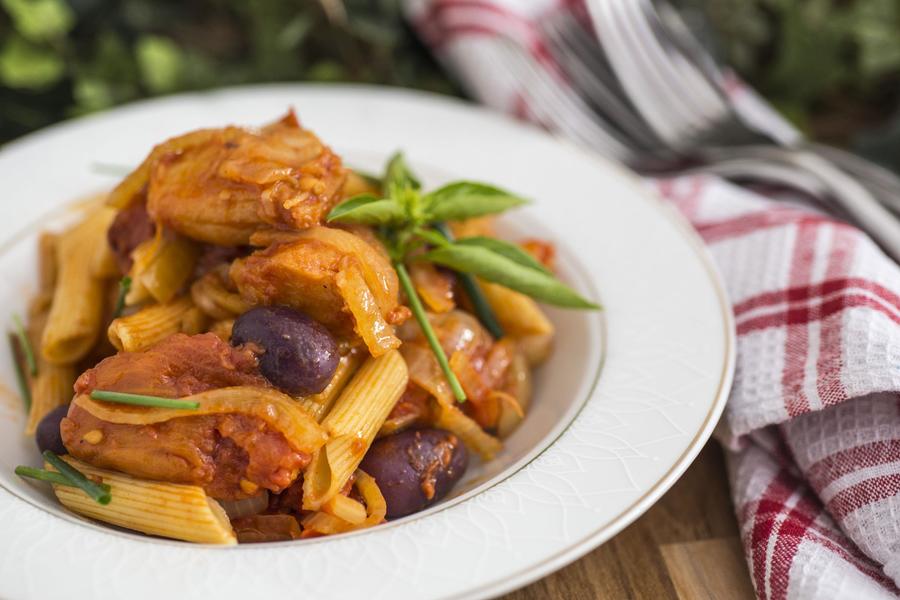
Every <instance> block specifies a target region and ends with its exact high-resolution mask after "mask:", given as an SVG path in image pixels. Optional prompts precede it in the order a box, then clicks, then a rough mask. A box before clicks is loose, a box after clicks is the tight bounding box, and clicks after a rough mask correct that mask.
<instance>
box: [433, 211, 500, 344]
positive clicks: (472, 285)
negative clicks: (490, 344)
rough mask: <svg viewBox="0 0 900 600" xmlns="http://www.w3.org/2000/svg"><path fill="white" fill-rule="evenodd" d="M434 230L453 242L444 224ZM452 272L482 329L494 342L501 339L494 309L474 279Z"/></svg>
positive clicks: (448, 229) (451, 235) (466, 274)
mask: <svg viewBox="0 0 900 600" xmlns="http://www.w3.org/2000/svg"><path fill="white" fill-rule="evenodd" d="M434 228H435V229H437V230H438V231H439V232H440V233H441V235H443V236H444V238H445V239H446V240H447V241H449V242H452V241H453V232H452V231H450V228H449V227H447V224H446V223H435V224H434ZM454 272H455V273H456V274H457V275H458V276H459V282H460V284H462V287H463V290H464V291H465V292H466V295H467V296H468V297H469V300H471V301H472V308H473V309H475V315H476V316H477V317H478V320H479V321H481V324H482V325H484V328H485V329H487V330H488V332H490V334H491V335H492V336H494V339H495V340H499V339H500V338H502V337H503V335H504V332H503V327H501V326H500V322H499V321H498V320H497V315H495V314H494V309H493V308H491V305H490V303H488V301H487V298H485V296H484V292H483V291H481V288H480V287H478V282H477V281H475V277H474V276H473V275H471V274H469V273H460V272H458V271H454Z"/></svg>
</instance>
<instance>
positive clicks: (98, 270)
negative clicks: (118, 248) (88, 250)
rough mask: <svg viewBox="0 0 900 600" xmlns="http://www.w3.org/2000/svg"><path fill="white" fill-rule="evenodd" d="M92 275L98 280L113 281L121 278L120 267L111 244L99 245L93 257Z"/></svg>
mask: <svg viewBox="0 0 900 600" xmlns="http://www.w3.org/2000/svg"><path fill="white" fill-rule="evenodd" d="M90 271H91V275H92V276H93V277H95V278H96V279H111V278H114V277H119V275H120V273H119V265H118V264H116V255H115V254H114V253H113V251H112V248H111V247H110V245H109V243H108V242H107V243H105V244H97V247H96V249H95V250H94V255H93V256H92V257H91V269H90Z"/></svg>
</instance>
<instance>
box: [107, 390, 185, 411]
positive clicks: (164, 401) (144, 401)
mask: <svg viewBox="0 0 900 600" xmlns="http://www.w3.org/2000/svg"><path fill="white" fill-rule="evenodd" d="M91 398H93V399H94V400H102V401H104V402H116V403H118V404H132V405H134V406H155V407H158V408H179V409H183V410H196V409H198V408H200V403H199V402H193V401H191V400H177V399H174V398H162V397H160V396H147V395H144V394H128V393H125V392H110V391H107V390H94V391H92V392H91Z"/></svg>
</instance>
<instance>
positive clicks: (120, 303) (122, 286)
mask: <svg viewBox="0 0 900 600" xmlns="http://www.w3.org/2000/svg"><path fill="white" fill-rule="evenodd" d="M129 290H131V277H129V276H128V275H126V276H125V277H123V278H122V279H120V280H119V295H118V296H117V297H116V307H115V308H114V309H113V313H112V318H113V319H118V318H119V317H120V316H121V315H122V310H123V309H124V308H125V296H127V295H128V292H129Z"/></svg>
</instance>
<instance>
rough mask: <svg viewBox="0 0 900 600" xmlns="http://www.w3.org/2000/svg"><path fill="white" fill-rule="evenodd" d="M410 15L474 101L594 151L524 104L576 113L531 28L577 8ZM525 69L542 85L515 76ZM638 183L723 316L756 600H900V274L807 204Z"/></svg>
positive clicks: (486, 0) (692, 182) (444, 3)
mask: <svg viewBox="0 0 900 600" xmlns="http://www.w3.org/2000/svg"><path fill="white" fill-rule="evenodd" d="M406 6H407V9H408V11H407V12H408V15H409V19H410V22H411V23H412V24H413V26H414V27H415V28H416V29H417V31H418V32H419V34H420V36H421V38H422V39H423V41H424V42H425V43H426V44H428V45H429V46H430V47H431V48H432V50H433V51H434V53H435V54H436V56H437V57H438V58H439V59H440V60H441V61H442V62H443V63H444V64H445V65H446V67H447V68H448V69H449V70H450V71H452V72H453V73H454V74H455V75H456V76H457V77H459V79H460V81H461V82H462V83H463V85H464V86H465V87H466V89H467V90H468V92H469V93H470V94H471V95H472V96H473V97H474V98H477V99H478V100H480V101H482V102H484V103H485V104H488V105H490V106H493V107H495V108H498V109H500V110H503V111H505V112H508V113H511V114H513V115H516V116H518V117H519V118H522V119H526V120H530V121H533V122H537V123H540V124H542V125H544V126H545V127H547V128H548V129H550V130H552V131H554V132H555V133H558V134H562V135H566V136H568V137H571V138H573V139H575V140H576V141H580V142H582V143H588V144H590V145H592V146H593V147H595V148H598V147H599V148H601V149H602V148H604V147H606V146H605V144H607V140H605V139H602V137H598V136H601V135H605V134H598V133H597V132H592V131H585V129H584V128H583V127H576V126H573V124H572V120H570V119H568V118H567V114H566V110H565V109H564V108H560V106H561V104H560V103H558V102H554V103H552V109H551V108H550V106H551V104H550V103H548V102H544V101H543V100H544V99H545V98H546V97H545V96H541V95H539V94H537V93H536V92H535V86H536V83H539V82H546V81H549V82H552V83H553V85H554V87H555V90H556V91H555V92H554V93H555V94H558V95H559V96H560V97H562V98H565V99H567V101H583V100H582V99H579V98H578V97H577V94H576V93H575V91H574V90H573V89H572V88H571V86H570V85H569V83H568V81H569V79H568V77H567V73H566V70H565V68H564V66H563V65H560V64H557V63H555V62H554V61H553V58H552V56H551V54H549V53H548V52H546V48H547V45H548V41H547V40H546V39H545V38H544V36H543V34H542V31H541V27H540V26H539V24H540V20H541V19H544V18H547V17H548V15H550V14H552V12H553V11H571V13H572V14H573V15H574V16H575V17H576V18H579V19H581V20H582V21H583V22H586V10H585V6H584V5H583V4H582V3H581V2H579V1H578V0H575V1H572V0H570V1H567V2H563V3H557V2H540V3H519V2H514V1H513V0H505V1H504V0H407V4H406ZM523 64H527V65H528V66H529V69H531V70H524V69H523V68H522V65H523ZM533 69H538V70H540V73H541V74H542V75H543V77H540V76H537V78H535V77H536V76H534V75H533V74H531V75H528V76H523V73H532V70H533ZM733 87H734V93H735V94H739V95H740V96H741V102H744V103H745V104H746V105H747V110H748V111H752V112H753V115H754V118H756V119H758V120H759V121H761V122H763V123H766V122H767V121H766V120H767V119H769V121H768V122H770V123H771V127H772V128H773V129H777V128H781V131H782V132H786V133H785V135H788V134H790V130H786V129H785V128H784V126H783V123H781V122H780V121H779V118H778V117H777V116H776V115H775V114H774V112H773V111H771V110H769V109H768V107H767V105H765V104H764V103H762V102H761V101H760V100H759V98H758V97H757V96H755V94H753V92H752V90H749V89H748V88H745V87H742V86H741V85H740V83H739V82H736V83H735V85H734V86H733ZM546 93H547V92H546V91H543V92H541V94H546ZM573 99H574V100H573ZM564 105H565V102H563V103H562V106H564ZM607 137H608V136H607ZM649 183H650V185H653V186H655V187H656V188H657V189H658V191H659V192H660V194H661V195H662V196H663V197H665V198H668V199H669V200H671V201H672V202H673V203H674V204H675V205H676V206H677V207H678V208H679V209H680V210H681V212H682V213H683V214H684V215H685V216H686V217H687V218H688V219H689V220H690V222H691V223H692V224H693V225H694V227H695V228H696V229H697V231H698V232H699V233H700V235H701V236H702V237H703V239H704V240H705V241H706V244H707V246H708V248H709V249H710V251H711V253H712V255H713V257H714V259H715V260H716V262H717V264H718V267H719V271H720V273H721V274H722V276H723V278H724V280H725V282H726V285H727V287H728V291H729V294H730V297H731V299H732V302H733V307H734V312H735V317H736V324H737V330H738V358H737V371H736V376H735V383H734V388H733V390H732V393H731V397H730V399H729V403H728V406H727V408H726V412H725V417H724V419H723V421H722V423H721V425H720V427H719V430H718V431H717V435H718V437H719V439H720V440H721V441H722V443H723V444H724V445H725V446H726V448H727V449H728V463H729V471H730V476H731V486H732V493H733V497H734V503H735V509H736V513H737V518H738V521H739V523H740V527H741V532H742V539H743V543H744V549H745V552H746V556H747V564H748V566H749V569H750V574H751V578H752V580H753V584H754V587H755V589H756V593H757V595H758V597H760V598H767V599H768V598H802V599H807V598H808V599H813V598H851V597H852V598H866V599H867V598H893V597H896V596H897V595H898V594H900V592H898V588H897V584H898V583H900V394H898V392H900V268H898V266H897V265H896V264H895V263H894V262H893V261H891V260H890V259H889V258H887V257H886V256H885V255H884V254H883V253H882V252H881V250H880V249H879V248H878V247H877V246H875V244H874V243H873V242H872V241H871V240H870V239H869V238H868V237H867V236H866V235H865V234H864V233H862V232H861V231H859V230H858V229H855V228H853V227H851V226H849V225H847V224H845V223H843V222H841V221H838V220H836V219H834V218H831V217H829V216H828V215H827V214H824V213H822V212H819V211H817V210H815V209H813V208H811V207H810V206H809V205H807V204H804V203H803V201H802V200H803V199H802V198H799V197H796V198H795V197H792V196H791V195H790V194H786V193H784V192H779V193H776V192H775V191H774V190H766V191H763V190H760V189H756V190H748V189H743V188H739V187H737V186H734V185H732V184H730V183H727V182H725V181H723V180H721V179H717V178H714V177H708V176H685V177H678V178H674V179H666V180H655V181H650V182H649Z"/></svg>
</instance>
